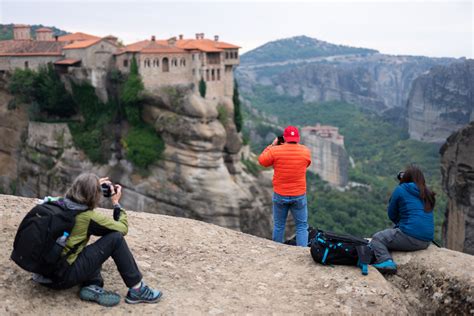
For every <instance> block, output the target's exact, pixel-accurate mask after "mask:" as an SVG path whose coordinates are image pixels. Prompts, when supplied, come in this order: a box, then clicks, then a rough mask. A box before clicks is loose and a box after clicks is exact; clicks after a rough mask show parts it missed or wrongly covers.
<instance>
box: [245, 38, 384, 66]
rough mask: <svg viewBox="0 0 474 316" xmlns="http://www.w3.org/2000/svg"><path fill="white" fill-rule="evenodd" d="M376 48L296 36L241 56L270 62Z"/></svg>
mask: <svg viewBox="0 0 474 316" xmlns="http://www.w3.org/2000/svg"><path fill="white" fill-rule="evenodd" d="M376 52H377V51H376V50H373V49H367V48H358V47H350V46H343V45H334V44H330V43H327V42H323V41H319V40H317V39H314V38H310V37H307V36H295V37H291V38H285V39H281V40H277V41H273V42H269V43H266V44H265V45H263V46H260V47H258V48H256V49H254V50H251V51H250V52H248V53H245V54H244V55H242V56H241V61H242V63H258V62H262V63H268V62H277V61H285V60H292V59H305V58H313V57H321V56H334V55H347V54H373V53H376Z"/></svg>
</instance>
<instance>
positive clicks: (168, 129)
mask: <svg viewBox="0 0 474 316" xmlns="http://www.w3.org/2000/svg"><path fill="white" fill-rule="evenodd" d="M1 96H2V98H3V100H0V101H2V102H0V130H4V131H6V134H3V135H9V136H11V137H8V138H5V139H4V137H3V135H2V136H1V137H0V139H1V142H2V143H0V144H1V145H2V146H1V147H0V148H1V149H2V152H1V153H0V154H1V156H0V158H1V159H2V160H3V161H5V164H2V166H1V168H4V169H5V173H3V172H2V178H1V180H2V181H3V183H2V184H4V192H11V191H10V190H8V188H9V186H11V183H14V184H15V186H16V187H15V190H14V191H16V194H20V195H23V196H29V197H41V196H44V195H62V194H64V192H65V190H66V188H67V187H68V185H70V184H71V183H72V180H73V179H74V178H75V177H76V176H77V175H78V174H80V173H81V172H86V171H91V172H94V173H97V174H99V175H101V176H105V175H108V176H109V177H111V179H112V180H113V181H115V182H118V183H120V184H122V185H123V186H124V198H123V205H124V206H125V207H126V208H129V209H134V210H137V211H145V212H156V213H161V214H168V215H174V216H183V217H189V218H194V219H199V220H203V221H206V222H210V223H214V224H218V225H221V226H224V227H227V228H232V229H235V230H241V231H244V232H248V233H252V234H255V235H258V236H267V237H268V236H270V232H271V222H270V214H271V181H270V179H267V178H266V177H264V176H261V177H258V178H257V177H255V176H253V175H251V174H250V173H248V172H246V171H245V170H244V169H243V167H242V164H241V162H240V153H239V152H240V149H241V144H242V141H241V139H240V136H239V134H238V133H237V132H236V129H235V124H234V123H233V120H231V119H230V118H232V117H233V106H232V100H231V99H230V98H228V97H222V98H214V99H212V100H207V99H206V100H205V99H203V98H201V97H200V96H199V95H198V94H196V93H194V92H193V91H192V90H191V89H190V88H189V87H175V88H169V89H164V90H163V91H160V93H159V94H155V95H151V94H150V95H148V98H147V101H146V105H145V110H144V114H143V115H144V119H145V120H146V121H148V122H149V123H151V124H153V125H154V126H155V128H156V130H157V131H159V132H160V133H161V134H162V137H163V139H164V141H165V143H166V151H165V154H164V159H163V160H162V161H160V162H159V163H157V164H156V165H154V166H152V167H150V169H149V174H147V175H143V174H140V173H138V172H136V171H135V170H134V168H133V167H132V166H131V164H130V163H129V162H128V161H126V160H123V159H117V156H115V157H112V159H111V160H110V161H109V163H108V164H105V165H97V164H93V163H91V162H90V160H89V159H88V158H87V157H86V156H85V154H84V153H83V152H82V151H81V150H78V149H77V148H76V147H75V146H74V143H73V140H72V137H71V134H70V132H69V128H68V126H67V124H64V123H39V122H28V120H27V119H23V120H21V122H20V124H17V125H15V122H16V120H18V119H17V116H18V115H20V114H19V113H20V112H17V110H8V109H7V104H8V98H10V97H9V96H8V94H6V93H3V94H1ZM218 106H221V107H225V109H226V111H227V113H228V118H229V119H228V120H227V121H225V122H224V121H222V119H220V120H219V119H218V111H217V110H216V109H217V107H218ZM18 111H19V110H18ZM15 113H17V114H15ZM24 116H25V117H26V115H24ZM22 133H23V135H24V138H23V139H20V136H19V135H21V134H22ZM16 161H18V165H17V164H16ZM5 188H6V189H5Z"/></svg>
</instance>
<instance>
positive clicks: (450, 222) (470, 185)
mask: <svg viewBox="0 0 474 316" xmlns="http://www.w3.org/2000/svg"><path fill="white" fill-rule="evenodd" d="M440 153H441V173H442V176H443V190H444V191H445V192H446V194H447V195H448V199H449V200H448V207H447V209H446V218H445V222H444V224H443V239H444V243H445V245H446V246H447V247H448V248H450V249H454V250H458V251H463V252H466V253H469V254H474V122H471V123H470V124H469V125H467V126H465V127H464V128H462V129H461V130H459V131H457V132H456V133H454V134H452V135H451V136H450V137H449V138H448V139H447V141H446V143H445V144H444V145H443V147H441V150H440Z"/></svg>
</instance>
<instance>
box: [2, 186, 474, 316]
mask: <svg viewBox="0 0 474 316" xmlns="http://www.w3.org/2000/svg"><path fill="white" fill-rule="evenodd" d="M34 203H35V200H33V199H27V198H19V197H13V196H5V195H0V216H1V217H0V221H1V227H2V229H1V231H0V251H1V252H2V253H3V254H4V255H3V256H2V258H1V259H0V271H1V272H2V273H1V274H0V286H1V287H0V288H1V290H0V295H1V297H2V300H1V301H0V314H36V315H44V314H66V313H67V314H82V315H93V314H98V313H100V314H105V315H117V314H129V313H133V314H244V313H251V314H258V315H265V314H272V313H276V314H287V313H288V314H328V313H332V314H409V313H410V314H412V313H424V312H425V313H426V312H444V311H450V312H452V313H458V314H459V313H466V314H467V313H469V311H470V310H472V309H473V308H474V303H473V301H472V297H473V295H474V289H473V283H474V281H473V280H474V273H473V271H472V266H473V264H474V258H473V257H472V256H469V255H466V254H462V253H458V252H453V251H449V250H438V249H436V248H433V247H430V249H428V250H427V251H422V252H417V253H413V254H408V255H407V254H403V255H402V254H400V255H397V256H396V260H397V261H399V262H400V263H401V265H400V270H401V274H400V275H401V281H400V282H398V283H396V282H395V281H392V282H389V281H387V280H385V279H384V278H383V277H382V275H380V274H379V273H378V272H377V271H375V270H373V269H370V272H369V275H368V276H366V277H364V276H362V275H361V274H360V271H359V270H358V269H357V268H355V267H342V266H337V267H326V266H321V265H317V264H315V263H314V262H313V261H312V259H311V256H310V255H309V251H308V249H303V248H297V247H291V246H285V245H279V244H275V243H273V242H271V241H269V240H265V239H261V238H258V237H253V236H250V235H246V234H243V233H240V232H235V231H232V230H228V229H225V228H221V227H218V226H214V225H210V224H206V223H203V222H198V221H194V220H189V219H184V218H175V217H169V216H163V215H152V214H146V213H137V212H129V223H130V230H129V235H128V236H127V242H128V243H129V245H130V248H131V249H132V251H133V253H134V254H135V258H136V260H137V263H138V265H139V267H140V269H141V270H142V272H143V274H144V277H145V280H147V281H148V282H149V283H150V284H152V285H156V286H157V287H158V288H160V289H161V290H163V291H164V293H165V296H164V298H163V300H162V301H161V302H160V303H158V304H157V305H139V306H130V305H127V304H125V303H121V304H120V305H119V306H117V307H114V308H111V309H108V308H103V307H100V306H98V305H96V304H93V303H87V302H82V301H80V300H79V298H78V295H77V292H78V288H73V289H70V290H67V291H62V292H55V291H51V290H47V289H44V288H42V287H40V286H37V285H36V284H33V283H32V281H31V280H29V274H28V273H26V272H24V271H23V270H21V269H20V268H18V267H17V266H16V265H15V264H14V263H13V262H12V261H11V260H9V259H8V255H9V253H10V251H11V246H12V241H13V237H14V234H15V231H16V227H17V225H18V224H19V222H20V221H21V219H22V217H23V216H24V214H25V213H26V211H27V210H29V208H31V207H32V206H33V205H34ZM103 212H106V213H108V214H110V211H109V210H104V211H103ZM420 273H421V276H419V275H420ZM415 274H416V275H415ZM103 275H104V277H105V282H106V286H107V288H108V289H111V290H114V291H118V292H119V293H120V294H121V295H122V296H124V295H125V294H126V289H125V288H124V285H123V283H122V280H121V279H120V275H119V274H118V272H117V271H116V269H115V266H114V264H113V262H112V261H111V260H109V261H107V262H106V263H105V265H104V273H103ZM403 280H406V282H408V286H405V284H402V283H403ZM420 280H421V281H420ZM419 282H424V283H419ZM399 284H401V285H400V286H399ZM422 284H423V286H422ZM400 289H403V290H400ZM410 291H411V292H410ZM419 291H426V293H427V294H429V295H430V296H429V297H428V298H427V299H428V300H433V302H434V303H433V304H431V305H423V304H418V305H417V304H416V301H415V303H413V302H414V300H415V299H416V297H417V296H414V297H415V298H413V299H411V298H410V299H408V297H412V296H413V295H412V293H413V292H416V293H419ZM406 293H408V294H406ZM431 293H434V294H431Z"/></svg>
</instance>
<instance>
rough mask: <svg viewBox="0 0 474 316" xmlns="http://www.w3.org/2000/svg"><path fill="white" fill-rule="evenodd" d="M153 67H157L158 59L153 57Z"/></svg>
mask: <svg viewBox="0 0 474 316" xmlns="http://www.w3.org/2000/svg"><path fill="white" fill-rule="evenodd" d="M153 67H156V60H155V59H153Z"/></svg>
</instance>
